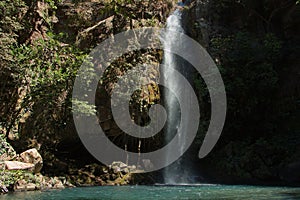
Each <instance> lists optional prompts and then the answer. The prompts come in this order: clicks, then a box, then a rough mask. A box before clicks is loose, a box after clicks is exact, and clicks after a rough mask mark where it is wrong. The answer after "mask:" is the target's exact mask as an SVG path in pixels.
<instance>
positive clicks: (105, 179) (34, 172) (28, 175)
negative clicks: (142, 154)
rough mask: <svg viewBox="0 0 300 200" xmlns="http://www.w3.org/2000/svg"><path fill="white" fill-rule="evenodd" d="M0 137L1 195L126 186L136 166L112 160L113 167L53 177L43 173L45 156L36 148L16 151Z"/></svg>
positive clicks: (88, 168)
mask: <svg viewBox="0 0 300 200" xmlns="http://www.w3.org/2000/svg"><path fill="white" fill-rule="evenodd" d="M0 139H1V141H0V145H1V152H0V169H1V170H0V174H1V178H0V194H6V193H8V192H23V191H35V190H49V189H64V188H69V187H77V186H79V187H83V186H103V185H127V184H129V183H130V182H131V180H132V174H133V172H134V171H135V170H136V167H135V166H128V165H126V164H124V163H122V162H113V163H112V164H111V165H110V166H102V165H100V164H91V165H86V166H85V167H83V168H81V169H78V170H73V171H71V173H70V174H66V175H65V176H54V177H50V176H47V175H43V174H42V173H41V170H42V167H43V159H42V156H41V155H40V154H39V152H38V150H37V149H35V148H32V149H29V150H26V151H24V152H22V153H20V154H17V153H16V151H15V150H14V148H13V147H12V146H11V145H10V144H9V143H8V142H7V141H6V139H5V138H3V137H2V136H1V137H0Z"/></svg>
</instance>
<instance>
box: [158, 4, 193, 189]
mask: <svg viewBox="0 0 300 200" xmlns="http://www.w3.org/2000/svg"><path fill="white" fill-rule="evenodd" d="M181 14H182V13H181V11H180V10H176V11H175V12H174V13H173V14H171V15H170V16H169V17H168V19H167V27H166V31H165V34H164V37H163V38H162V42H163V46H164V50H165V51H164V59H163V64H164V65H165V66H166V67H165V68H164V70H163V71H162V75H163V81H164V85H165V86H166V88H168V89H166V90H165V91H164V96H163V98H164V102H165V103H164V104H165V107H166V109H167V114H168V121H167V125H166V127H165V130H164V132H165V140H166V142H168V141H170V140H171V139H172V137H174V135H175V134H178V136H179V144H178V149H177V150H178V151H180V154H182V153H183V151H184V150H183V146H184V142H185V138H184V137H185V131H184V130H182V131H178V130H179V129H178V127H179V126H180V105H179V103H178V100H177V98H176V97H175V95H174V94H173V93H172V92H171V90H173V91H176V92H177V93H179V95H180V96H182V95H186V94H184V88H182V86H181V84H180V82H179V81H178V80H176V78H175V77H176V76H175V73H176V71H179V72H180V73H181V74H183V73H184V72H182V66H181V65H183V63H182V62H181V59H180V58H179V57H178V56H177V55H174V54H173V53H171V52H169V51H168V50H170V49H174V48H184V44H181V40H180V38H178V34H174V32H179V33H184V30H183V28H182V24H181ZM186 96H187V97H188V95H186ZM185 120H188V119H183V121H181V123H184V122H185ZM172 153H174V152H167V153H166V160H168V159H169V158H170V155H171V154H172ZM183 167H184V166H182V165H181V164H180V160H178V161H176V163H175V164H173V165H172V166H169V167H167V168H165V170H164V183H165V184H178V183H183V182H186V177H185V172H186V169H183ZM179 174H180V175H179Z"/></svg>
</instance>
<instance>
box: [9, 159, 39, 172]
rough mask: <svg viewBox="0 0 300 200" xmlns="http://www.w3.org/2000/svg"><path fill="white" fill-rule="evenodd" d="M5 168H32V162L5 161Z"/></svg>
mask: <svg viewBox="0 0 300 200" xmlns="http://www.w3.org/2000/svg"><path fill="white" fill-rule="evenodd" d="M4 164H5V168H6V169H7V170H33V169H34V164H32V163H24V162H19V161H5V162H4Z"/></svg>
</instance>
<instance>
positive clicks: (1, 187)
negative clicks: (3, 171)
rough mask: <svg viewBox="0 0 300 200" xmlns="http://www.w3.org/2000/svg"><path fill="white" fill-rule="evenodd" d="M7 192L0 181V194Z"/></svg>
mask: <svg viewBox="0 0 300 200" xmlns="http://www.w3.org/2000/svg"><path fill="white" fill-rule="evenodd" d="M6 193H8V189H7V187H6V186H5V185H4V184H3V183H2V181H0V194H6Z"/></svg>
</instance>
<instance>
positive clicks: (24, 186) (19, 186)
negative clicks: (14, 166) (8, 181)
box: [14, 179, 36, 191]
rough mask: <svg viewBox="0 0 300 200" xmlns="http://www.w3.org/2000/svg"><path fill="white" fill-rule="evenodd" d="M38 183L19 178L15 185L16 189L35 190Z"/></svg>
mask: <svg viewBox="0 0 300 200" xmlns="http://www.w3.org/2000/svg"><path fill="white" fill-rule="evenodd" d="M34 190H36V185H35V184H34V183H27V182H26V181H25V180H23V179H22V180H18V181H17V182H16V183H15V185H14V191H34Z"/></svg>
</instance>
